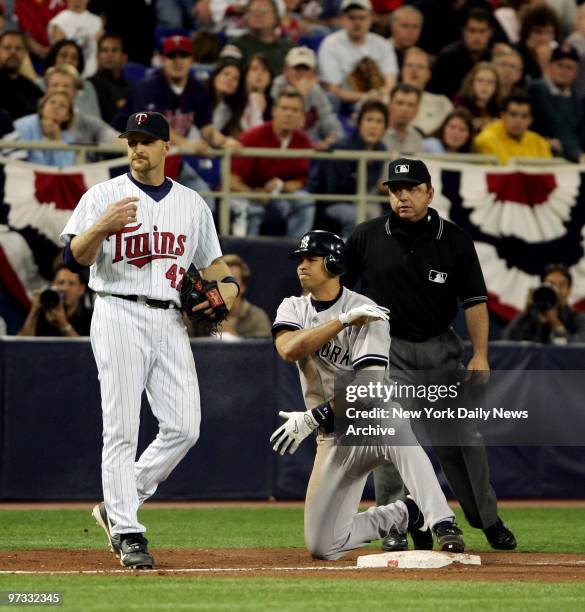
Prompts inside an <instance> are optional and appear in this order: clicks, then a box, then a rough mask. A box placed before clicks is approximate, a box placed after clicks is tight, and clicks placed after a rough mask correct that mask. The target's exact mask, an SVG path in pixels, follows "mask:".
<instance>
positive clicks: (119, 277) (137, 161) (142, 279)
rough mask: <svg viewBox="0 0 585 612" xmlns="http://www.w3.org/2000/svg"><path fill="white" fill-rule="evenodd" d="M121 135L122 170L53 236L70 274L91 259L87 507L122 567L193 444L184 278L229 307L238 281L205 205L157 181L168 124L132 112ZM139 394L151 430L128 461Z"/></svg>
mask: <svg viewBox="0 0 585 612" xmlns="http://www.w3.org/2000/svg"><path fill="white" fill-rule="evenodd" d="M120 137H121V138H125V139H127V147H128V159H129V162H130V168H131V171H130V172H129V173H128V174H126V175H123V176H119V177H116V178H114V179H111V180H109V181H105V182H103V183H100V184H98V185H95V186H93V187H91V188H90V189H89V190H88V191H87V192H86V193H85V194H84V195H83V197H82V198H81V200H80V201H79V204H78V205H77V208H76V209H75V211H74V212H73V215H72V216H71V218H70V220H69V222H68V223H67V225H66V227H65V229H64V230H63V232H62V235H61V238H62V240H63V242H64V243H65V244H66V247H65V261H66V263H67V264H68V265H69V266H70V267H71V268H72V269H77V268H78V267H83V266H91V268H90V281H89V286H90V287H91V288H92V289H93V290H94V291H95V292H96V293H97V299H96V303H95V310H94V315H93V319H92V325H91V343H92V348H93V353H94V356H95V360H96V363H97V367H98V373H99V380H100V387H101V396H102V411H103V452H102V484H103V493H104V502H102V503H101V504H98V505H97V506H96V507H95V508H94V510H93V513H92V514H93V515H94V517H95V518H96V520H97V522H98V524H99V525H101V526H102V527H103V528H104V530H105V531H106V534H107V535H108V539H109V541H110V546H111V548H112V551H113V552H114V553H115V554H116V555H117V556H118V557H119V559H120V563H121V564H122V565H123V566H125V567H132V568H150V567H152V566H153V564H154V561H153V558H152V556H151V555H150V553H149V552H148V547H147V540H146V539H145V538H144V535H143V534H144V532H145V531H146V529H145V527H144V526H143V525H142V524H141V523H140V522H139V521H138V516H137V512H138V507H139V506H140V505H141V504H142V503H143V502H144V501H145V500H147V499H148V498H149V497H150V496H151V495H153V494H154V492H155V491H156V488H157V486H158V484H159V483H160V482H162V481H163V480H165V479H166V478H167V477H168V476H169V474H170V473H171V471H172V470H173V469H174V467H175V466H176V465H177V464H178V463H179V461H181V459H182V458H183V457H184V456H185V454H186V453H187V451H188V450H189V449H190V448H191V447H192V446H193V445H194V444H195V442H196V441H197V438H198V436H199V423H200V420H201V409H200V401H199V387H198V382H197V374H196V371H195V363H194V360H193V354H192V352H191V346H190V343H189V338H188V335H187V331H186V328H185V325H184V323H183V319H182V316H181V311H180V297H179V289H180V283H181V279H182V276H183V274H184V272H185V270H187V269H188V268H189V265H190V264H191V263H193V264H194V265H195V266H196V267H197V268H198V269H200V270H201V272H202V275H203V277H204V278H205V279H207V280H215V281H217V282H218V288H219V290H220V292H221V294H222V296H223V298H224V300H225V302H226V305H227V307H228V308H230V307H231V304H232V303H233V300H234V299H235V297H236V295H237V293H238V286H237V283H235V281H234V279H233V278H232V277H230V272H229V268H228V267H227V266H226V265H225V264H224V263H223V261H221V260H220V259H219V258H220V257H221V254H222V253H221V249H220V245H219V240H218V237H217V234H216V231H215V228H214V225H213V219H212V216H211V213H210V211H209V208H208V206H207V205H206V204H205V202H204V201H203V199H202V198H201V197H200V196H199V195H198V194H197V193H195V192H194V191H191V190H190V189H188V188H186V187H183V186H182V185H179V184H178V183H176V182H174V181H172V180H171V179H169V178H165V175H164V163H165V157H166V155H167V154H168V152H169V125H168V123H167V121H166V119H165V118H164V117H163V116H162V115H160V114H159V113H154V112H143V113H136V114H134V115H131V116H130V118H129V119H128V124H127V129H126V132H125V133H124V134H122V135H121V136H120ZM208 306H209V304H208V302H204V303H203V304H201V305H200V306H199V307H197V309H202V310H205V311H206V312H207V308H208ZM143 390H146V394H147V398H148V401H149V404H150V407H151V409H152V412H153V414H154V415H155V417H156V418H157V420H158V422H159V431H158V435H157V436H156V438H155V439H154V440H153V441H152V443H151V444H150V445H149V446H148V448H146V450H145V451H144V452H143V453H142V455H141V456H140V458H139V459H138V461H136V449H137V441H138V427H139V416H140V400H141V395H142V392H143Z"/></svg>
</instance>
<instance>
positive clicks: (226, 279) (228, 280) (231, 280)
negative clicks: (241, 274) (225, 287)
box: [221, 276, 240, 297]
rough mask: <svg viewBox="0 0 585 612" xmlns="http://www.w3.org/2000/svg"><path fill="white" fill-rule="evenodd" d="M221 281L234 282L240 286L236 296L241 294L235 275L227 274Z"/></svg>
mask: <svg viewBox="0 0 585 612" xmlns="http://www.w3.org/2000/svg"><path fill="white" fill-rule="evenodd" d="M221 282H222V283H233V284H234V285H235V286H236V287H237V288H238V293H237V294H236V297H238V295H240V285H239V284H238V281H237V280H236V279H235V278H234V277H233V276H225V277H224V278H222V279H221Z"/></svg>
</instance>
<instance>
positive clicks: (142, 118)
mask: <svg viewBox="0 0 585 612" xmlns="http://www.w3.org/2000/svg"><path fill="white" fill-rule="evenodd" d="M134 118H135V119H136V123H137V124H138V125H142V124H143V123H146V120H147V119H148V115H147V114H146V113H136V115H134Z"/></svg>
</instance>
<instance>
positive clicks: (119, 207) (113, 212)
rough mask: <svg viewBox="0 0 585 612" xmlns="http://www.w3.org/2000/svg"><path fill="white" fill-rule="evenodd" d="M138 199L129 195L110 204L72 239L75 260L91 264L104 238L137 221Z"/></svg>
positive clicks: (82, 263) (83, 264)
mask: <svg viewBox="0 0 585 612" xmlns="http://www.w3.org/2000/svg"><path fill="white" fill-rule="evenodd" d="M138 200H139V198H138V197H137V196H128V197H126V198H122V199H121V200H118V201H117V202H113V203H112V204H108V206H107V207H106V210H105V211H104V212H103V214H102V215H101V216H100V217H99V218H98V219H97V221H95V223H94V224H93V225H91V226H90V227H89V229H87V230H85V232H81V234H78V235H77V236H75V237H74V238H73V240H72V241H71V253H72V254H73V257H74V258H75V261H77V262H78V263H80V264H81V265H82V266H91V265H92V264H93V263H94V262H95V260H96V259H97V257H98V255H99V253H100V251H101V248H102V244H103V242H104V240H105V239H106V238H107V237H108V236H109V235H110V234H115V233H116V232H118V231H120V230H121V229H122V228H123V227H124V226H125V225H128V224H129V223H134V222H135V221H136V214H137V209H138V207H137V206H136V202H138Z"/></svg>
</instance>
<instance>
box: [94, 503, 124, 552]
mask: <svg viewBox="0 0 585 612" xmlns="http://www.w3.org/2000/svg"><path fill="white" fill-rule="evenodd" d="M91 515H92V516H93V518H94V519H95V521H96V523H97V524H98V525H99V526H100V527H101V528H102V529H103V530H104V531H105V532H106V535H107V536H108V542H109V543H110V550H111V551H112V552H113V553H114V554H115V555H116V557H118V558H119V557H120V542H119V541H117V540H115V539H114V538H113V536H114V534H113V533H112V528H113V526H114V524H115V523H114V522H113V521H112V520H110V517H109V516H108V511H107V510H106V504H105V503H104V502H100V503H99V504H97V505H96V506H94V507H93V510H92V511H91Z"/></svg>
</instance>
